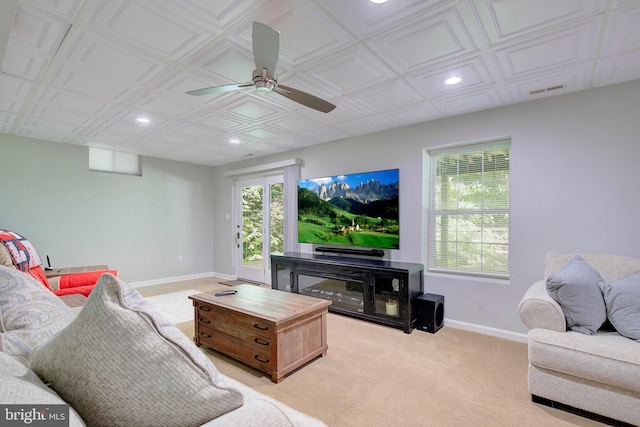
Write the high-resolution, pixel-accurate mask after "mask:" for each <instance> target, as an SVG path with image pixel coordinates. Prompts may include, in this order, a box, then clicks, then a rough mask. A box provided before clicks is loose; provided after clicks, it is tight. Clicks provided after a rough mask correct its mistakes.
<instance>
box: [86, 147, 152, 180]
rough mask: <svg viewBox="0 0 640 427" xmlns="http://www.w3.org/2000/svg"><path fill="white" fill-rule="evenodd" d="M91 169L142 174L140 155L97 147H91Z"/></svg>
mask: <svg viewBox="0 0 640 427" xmlns="http://www.w3.org/2000/svg"><path fill="white" fill-rule="evenodd" d="M89 170H90V171H94V172H110V173H118V174H123V175H135V176H142V167H141V163H140V156H139V155H137V154H133V153H122V152H119V151H112V150H106V149H103V148H95V147H89Z"/></svg>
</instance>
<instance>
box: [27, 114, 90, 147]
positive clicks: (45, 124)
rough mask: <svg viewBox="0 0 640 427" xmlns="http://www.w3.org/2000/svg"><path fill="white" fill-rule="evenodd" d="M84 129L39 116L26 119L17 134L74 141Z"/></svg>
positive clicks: (52, 139) (50, 139)
mask: <svg viewBox="0 0 640 427" xmlns="http://www.w3.org/2000/svg"><path fill="white" fill-rule="evenodd" d="M83 130H84V129H81V128H77V127H75V126H71V125H66V124H62V123H57V122H50V121H47V120H42V119H39V118H29V119H27V120H25V121H24V123H23V124H22V126H21V127H20V130H18V131H17V132H16V134H17V135H21V136H26V137H29V138H35V139H47V140H49V141H57V142H73V141H74V140H75V138H76V137H77V136H78V134H79V133H81V132H82V131H83Z"/></svg>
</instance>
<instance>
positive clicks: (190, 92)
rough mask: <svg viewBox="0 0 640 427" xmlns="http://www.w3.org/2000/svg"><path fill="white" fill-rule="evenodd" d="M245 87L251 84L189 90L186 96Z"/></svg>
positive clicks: (251, 85)
mask: <svg viewBox="0 0 640 427" xmlns="http://www.w3.org/2000/svg"><path fill="white" fill-rule="evenodd" d="M247 87H253V83H234V84H232V85H224V86H213V87H205V88H204V89H196V90H190V91H189V92H187V95H194V96H200V95H209V94H211V93H222V92H229V91H232V90H238V89H244V88H247Z"/></svg>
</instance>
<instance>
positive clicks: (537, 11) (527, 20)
mask: <svg viewBox="0 0 640 427" xmlns="http://www.w3.org/2000/svg"><path fill="white" fill-rule="evenodd" d="M469 5H470V6H472V7H473V8H474V9H475V10H476V12H477V15H478V16H479V18H480V21H481V23H482V29H483V30H484V33H485V34H486V35H487V37H488V39H489V42H490V44H491V45H492V46H493V45H496V44H499V43H502V42H505V41H508V40H511V39H514V38H518V37H522V36H527V35H530V34H532V33H539V32H543V31H545V32H546V31H548V30H550V29H552V28H554V27H558V26H561V25H566V24H567V23H571V22H575V21H576V20H579V19H583V18H586V17H589V16H592V15H594V14H597V13H600V12H602V10H603V8H604V5H605V2H603V1H600V0H563V1H557V0H536V1H503V0H479V1H470V2H469Z"/></svg>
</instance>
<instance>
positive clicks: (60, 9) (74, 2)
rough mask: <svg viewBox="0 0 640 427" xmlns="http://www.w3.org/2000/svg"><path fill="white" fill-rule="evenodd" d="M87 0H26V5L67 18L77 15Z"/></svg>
mask: <svg viewBox="0 0 640 427" xmlns="http://www.w3.org/2000/svg"><path fill="white" fill-rule="evenodd" d="M84 1H85V0H48V1H43V0H26V1H24V2H23V3H24V5H25V6H27V7H30V8H38V9H42V10H44V11H47V12H49V13H51V14H53V15H56V16H58V17H60V18H64V19H65V20H71V19H73V18H75V17H76V15H77V14H78V12H79V11H80V7H81V6H82V4H83V3H84Z"/></svg>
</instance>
